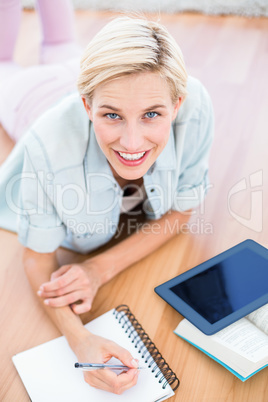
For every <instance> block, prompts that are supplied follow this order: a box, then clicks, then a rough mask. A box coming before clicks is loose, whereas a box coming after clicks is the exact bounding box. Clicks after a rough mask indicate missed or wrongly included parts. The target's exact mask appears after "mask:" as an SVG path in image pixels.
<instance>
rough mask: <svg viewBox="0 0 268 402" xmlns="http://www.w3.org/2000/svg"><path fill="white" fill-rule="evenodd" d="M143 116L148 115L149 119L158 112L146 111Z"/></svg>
mask: <svg viewBox="0 0 268 402" xmlns="http://www.w3.org/2000/svg"><path fill="white" fill-rule="evenodd" d="M145 116H147V117H149V119H153V118H154V117H155V116H158V113H156V112H148V113H146V115H145Z"/></svg>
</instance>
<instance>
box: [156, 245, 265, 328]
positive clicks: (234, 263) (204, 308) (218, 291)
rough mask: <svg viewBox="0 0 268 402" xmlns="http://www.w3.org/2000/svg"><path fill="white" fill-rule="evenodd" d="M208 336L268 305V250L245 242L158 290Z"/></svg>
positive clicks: (164, 284)
mask: <svg viewBox="0 0 268 402" xmlns="http://www.w3.org/2000/svg"><path fill="white" fill-rule="evenodd" d="M155 292H156V293H157V294H158V295H159V296H161V297H162V298H163V299H164V300H165V301H166V302H167V303H169V304H170V305H171V306H172V307H173V308H174V309H176V310H177V311H178V312H179V313H181V314H182V315H183V316H184V317H186V318H187V319H188V320H189V321H190V322H191V323H192V324H194V325H195V326H196V327H197V328H199V329H200V330H201V331H202V332H204V333H205V334H207V335H212V334H214V333H215V332H218V331H219V330H221V329H223V328H225V327H226V326H228V325H230V324H232V323H233V322H234V321H237V320H238V319H240V318H242V317H244V316H245V315H247V314H249V313H251V312H252V311H253V310H256V309H257V308H259V307H261V306H263V305H264V304H266V303H268V250H267V249H266V248H265V247H263V246H261V245H260V244H258V243H256V242H255V241H253V240H245V241H243V242H242V243H240V244H237V245H236V246H234V247H232V248H231V249H229V250H227V251H225V252H223V253H221V254H219V255H217V256H216V257H213V258H211V259H210V260H208V261H206V262H204V263H202V264H200V265H198V266H196V267H195V268H192V269H190V270H189V271H187V272H185V273H183V274H181V275H178V276H176V277H175V278H173V279H171V280H169V281H168V282H165V283H163V284H162V285H159V286H157V287H156V288H155Z"/></svg>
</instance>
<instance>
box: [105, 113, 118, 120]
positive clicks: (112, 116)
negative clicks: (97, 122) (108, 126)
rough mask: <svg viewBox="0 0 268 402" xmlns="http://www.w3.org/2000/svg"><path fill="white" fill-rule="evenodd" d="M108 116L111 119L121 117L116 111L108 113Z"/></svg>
mask: <svg viewBox="0 0 268 402" xmlns="http://www.w3.org/2000/svg"><path fill="white" fill-rule="evenodd" d="M106 116H107V117H108V118H109V119H111V120H116V119H118V118H119V116H118V114H116V113H107V114H106Z"/></svg>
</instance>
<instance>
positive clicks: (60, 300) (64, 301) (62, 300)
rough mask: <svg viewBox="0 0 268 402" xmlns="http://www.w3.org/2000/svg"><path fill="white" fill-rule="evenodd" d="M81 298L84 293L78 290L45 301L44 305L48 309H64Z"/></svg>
mask: <svg viewBox="0 0 268 402" xmlns="http://www.w3.org/2000/svg"><path fill="white" fill-rule="evenodd" d="M83 296H84V292H83V291H80V290H79V291H77V292H72V293H68V294H67V295H64V296H59V297H52V298H50V299H45V300H44V303H45V304H46V305H47V306H50V307H64V306H69V305H70V304H72V303H75V302H77V301H78V300H83Z"/></svg>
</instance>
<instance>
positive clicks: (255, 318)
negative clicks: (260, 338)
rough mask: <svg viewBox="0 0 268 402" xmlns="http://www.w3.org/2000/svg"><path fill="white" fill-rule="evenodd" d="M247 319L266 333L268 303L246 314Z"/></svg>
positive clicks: (267, 327)
mask: <svg viewBox="0 0 268 402" xmlns="http://www.w3.org/2000/svg"><path fill="white" fill-rule="evenodd" d="M247 319H248V320H249V321H250V322H252V323H253V324H254V325H256V327H258V328H259V329H260V330H261V331H263V332H265V334H266V335H268V304H265V305H264V306H262V307H260V308H258V309H257V310H255V311H253V312H252V313H250V314H249V315H247Z"/></svg>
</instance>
